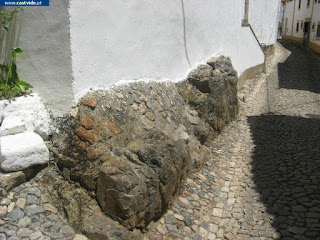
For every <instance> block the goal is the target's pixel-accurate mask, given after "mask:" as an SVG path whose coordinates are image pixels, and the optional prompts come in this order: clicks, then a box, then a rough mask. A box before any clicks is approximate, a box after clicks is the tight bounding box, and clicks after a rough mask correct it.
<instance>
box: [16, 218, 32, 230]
mask: <svg viewBox="0 0 320 240" xmlns="http://www.w3.org/2000/svg"><path fill="white" fill-rule="evenodd" d="M30 224H31V218H29V217H23V218H20V219H19V221H18V227H19V228H25V227H27V226H29V225H30Z"/></svg>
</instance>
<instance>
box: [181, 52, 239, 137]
mask: <svg viewBox="0 0 320 240" xmlns="http://www.w3.org/2000/svg"><path fill="white" fill-rule="evenodd" d="M208 64H209V65H200V66H198V67H197V68H196V69H195V70H193V71H192V72H191V73H190V74H189V75H188V77H187V81H188V82H189V83H190V84H191V85H192V86H190V85H189V84H186V83H185V82H183V83H180V84H179V91H180V93H181V95H182V97H183V98H184V99H185V100H186V101H187V102H188V104H189V105H190V106H192V107H193V108H195V110H197V112H198V113H199V117H200V118H201V119H203V120H204V121H205V122H207V123H208V124H209V125H210V126H211V127H212V128H213V129H214V130H215V131H217V132H221V130H222V129H223V128H224V127H225V125H226V124H228V123H229V122H230V121H232V120H233V119H235V117H236V116H237V114H238V112H239V103H238V99H237V82H238V78H237V72H236V71H235V70H234V69H233V67H232V64H231V61H230V59H229V58H226V57H223V56H221V57H219V58H213V59H210V60H209V61H208Z"/></svg>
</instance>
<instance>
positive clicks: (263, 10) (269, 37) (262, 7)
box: [249, 0, 280, 45]
mask: <svg viewBox="0 0 320 240" xmlns="http://www.w3.org/2000/svg"><path fill="white" fill-rule="evenodd" d="M279 10H280V0H268V1H266V0H250V1H249V23H250V25H251V27H252V29H253V30H254V32H255V34H256V36H257V38H258V39H259V41H260V43H265V44H266V45H272V44H275V43H276V41H277V35H278V25H279V18H280V15H279Z"/></svg>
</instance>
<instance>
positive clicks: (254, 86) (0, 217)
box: [0, 44, 320, 240]
mask: <svg viewBox="0 0 320 240" xmlns="http://www.w3.org/2000/svg"><path fill="white" fill-rule="evenodd" d="M288 56H289V52H288V51H287V50H286V49H285V48H283V47H282V46H281V45H279V44H277V45H276V53H275V55H274V57H271V58H270V59H267V66H266V69H267V76H266V75H265V74H260V75H258V76H256V77H254V78H253V79H250V80H248V81H247V82H246V84H245V86H244V88H243V89H242V90H241V91H240V92H239V98H240V99H241V111H240V115H239V116H238V118H237V120H236V121H234V122H232V123H231V124H229V125H228V126H227V127H226V128H225V129H224V130H223V132H222V133H221V134H220V135H219V136H218V137H217V138H216V139H215V140H214V142H213V143H212V147H211V149H212V158H211V160H210V161H209V162H207V163H206V166H205V167H204V168H203V169H202V170H201V171H200V172H198V173H195V174H192V175H191V176H190V177H189V178H188V179H187V183H186V188H185V191H184V192H183V194H182V195H181V196H180V197H179V198H178V199H177V200H176V201H175V203H174V204H173V206H172V208H171V210H169V211H168V212H167V213H166V214H165V215H164V216H163V217H162V218H161V219H160V220H159V221H158V222H157V223H154V224H151V225H150V229H149V231H148V232H147V233H146V234H145V235H144V239H145V240H147V239H151V240H158V239H159V240H160V239H192V240H201V239H208V240H211V239H229V240H231V239H257V240H258V239H262V240H263V239H280V238H281V239H320V229H319V226H320V215H319V214H320V209H319V206H320V194H319V185H320V184H319V176H320V173H319V172H318V173H315V174H313V175H312V174H311V173H312V170H315V171H318V170H319V168H312V166H311V165H310V164H308V163H306V165H305V168H303V167H302V168H299V169H302V170H305V172H303V171H302V172H298V173H297V172H295V171H294V170H295V169H294V165H292V166H289V168H288V169H289V170H288V169H287V168H284V169H285V170H283V171H280V173H282V174H287V175H288V176H289V177H293V178H294V179H295V180H297V181H298V180H299V179H300V178H302V180H303V181H298V182H299V184H300V185H299V184H298V185H297V186H296V187H293V186H291V185H287V188H288V190H286V189H283V188H281V187H283V186H285V185H281V187H279V188H275V191H274V192H271V193H270V195H269V192H268V191H270V187H273V186H274V185H273V184H270V186H269V185H268V183H269V182H271V183H274V181H273V179H269V178H268V175H267V178H263V176H264V175H263V174H262V173H264V172H263V171H262V172H259V169H260V170H261V169H264V168H266V169H267V171H271V172H272V171H276V170H275V169H274V168H272V167H278V168H279V170H281V169H282V167H283V166H282V165H281V161H276V163H277V164H279V165H272V162H270V166H272V167H271V168H268V165H266V164H262V166H263V168H259V167H257V166H259V164H260V162H259V159H260V158H259V154H257V149H258V150H259V146H260V147H261V146H263V144H261V141H263V139H264V138H263V136H266V135H267V134H268V131H266V132H263V131H265V130H266V127H269V128H270V125H269V126H266V125H261V126H260V125H259V122H260V120H263V121H264V123H265V124H274V125H275V124H277V123H278V122H277V121H278V120H277V119H276V118H277V117H278V116H274V115H271V116H269V115H261V114H262V113H266V112H268V111H269V110H270V111H272V112H273V113H276V114H284V115H289V116H303V117H306V114H315V115H317V114H320V108H319V101H320V96H319V94H315V93H311V92H308V91H298V90H294V89H293V90H289V89H279V88H278V85H277V84H278V82H277V81H278V78H277V76H278V72H277V64H278V62H281V61H285V59H286V57H288ZM266 79H268V84H266ZM267 93H269V97H268V95H267ZM270 103H272V104H270ZM259 117H261V118H262V119H255V118H259ZM248 119H249V120H248ZM299 119H300V118H299ZM305 119H308V118H305ZM311 120H312V121H313V120H314V119H311ZM281 121H283V122H284V124H285V123H286V120H285V119H284V118H282V119H281ZM299 121H300V120H299ZM298 124H299V122H298ZM317 124H318V123H317V122H315V123H313V124H311V125H312V127H313V130H317V129H314V127H315V128H317V126H318V125H317ZM293 127H297V126H296V125H293ZM261 129H262V130H263V131H262V133H261ZM280 130H281V126H280V129H279V131H280ZM318 132H319V129H318ZM260 133H261V134H262V135H261V136H260V137H259V134H260ZM273 134H275V135H277V131H273ZM311 135H312V134H311ZM270 136H272V134H271V135H270ZM277 136H278V135H277ZM318 136H319V135H318ZM318 136H317V135H313V137H314V138H313V140H314V141H316V140H317V141H318V143H319V139H317V137H318ZM287 137H288V136H287ZM289 138H290V136H289ZM280 140H281V139H278V142H277V143H278V144H280V145H281V143H282V141H280ZM284 140H287V138H284ZM269 141H271V140H270V138H269ZM311 142H312V141H311ZM258 143H259V144H260V145H259V146H255V144H258ZM269 143H270V144H269V145H267V146H269V147H270V146H271V143H272V141H271V142H269ZM294 144H295V143H294V142H291V145H293V146H295V145H294ZM291 149H292V148H291ZM298 149H299V148H298ZM278 150H279V149H278ZM264 151H267V152H268V153H269V154H271V155H272V156H273V157H274V158H275V159H277V157H278V154H279V152H273V149H270V148H269V149H268V148H266V149H264ZM264 151H260V152H258V153H263V152H264ZM280 151H281V148H280ZM294 153H295V154H296V155H295V156H294V157H295V158H296V159H297V160H299V157H301V156H299V151H298V150H297V151H294ZM304 153H305V152H304ZM305 154H306V153H305ZM312 154H313V155H314V156H319V146H316V145H314V147H313V152H312ZM285 156H286V155H285V154H281V157H280V158H279V159H280V160H282V161H286V158H285ZM308 156H310V153H308V154H306V156H304V158H302V159H304V160H307V157H308ZM289 158H290V156H288V157H287V159H289ZM262 159H264V158H262ZM265 159H267V158H265ZM313 159H314V160H313V162H312V163H313V164H314V163H319V161H318V160H319V158H318V159H317V158H316V157H315V158H313ZM293 163H294V164H296V162H293ZM301 164H302V165H303V164H304V163H303V162H302V163H301ZM318 165H319V164H318ZM284 167H286V166H284ZM280 168H281V169H280ZM288 171H289V172H288ZM291 172H292V174H291ZM257 173H261V174H260V175H257ZM290 174H291V175H290ZM294 174H296V176H295V175H294ZM304 175H306V176H309V177H307V178H303V176H304ZM261 176H262V177H261ZM269 176H275V177H276V182H278V183H281V182H282V181H284V182H285V181H286V180H287V179H286V176H283V178H281V177H282V176H281V175H280V176H279V175H272V174H271V175H269ZM261 182H262V183H264V185H263V184H261ZM290 184H295V182H294V181H291V182H290ZM41 190H43V189H41V187H40V186H39V185H38V183H37V181H36V179H33V180H31V181H30V182H27V183H24V184H22V185H20V186H19V187H17V188H15V189H13V190H12V191H10V192H9V193H8V195H7V196H6V197H5V198H2V199H1V202H0V240H2V239H5V240H7V239H8V240H15V239H24V240H27V239H32V240H33V239H43V240H44V239H48V240H50V239H75V240H85V239H87V238H86V237H84V236H83V235H80V234H76V232H75V230H74V229H72V228H71V227H70V226H69V225H68V223H67V221H66V218H65V216H64V213H63V212H60V211H59V210H58V209H56V208H55V207H54V204H53V203H52V202H51V200H50V199H49V198H47V197H46V195H45V194H43V193H42V192H43V191H41ZM277 194H278V195H277ZM312 194H314V195H312ZM269 196H270V197H271V198H270V197H269ZM292 196H293V197H295V199H291V197H292ZM277 197H278V199H277ZM284 198H285V199H284ZM268 200H270V201H268ZM283 200H285V201H283ZM290 201H291V202H290ZM300 203H301V204H300ZM272 207H273V208H272ZM279 212H280V213H279ZM281 216H283V217H282V218H281ZM92 240H94V239H92Z"/></svg>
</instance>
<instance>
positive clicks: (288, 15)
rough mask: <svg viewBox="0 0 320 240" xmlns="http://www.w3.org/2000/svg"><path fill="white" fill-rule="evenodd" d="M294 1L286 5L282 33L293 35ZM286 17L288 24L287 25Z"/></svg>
mask: <svg viewBox="0 0 320 240" xmlns="http://www.w3.org/2000/svg"><path fill="white" fill-rule="evenodd" d="M293 9H294V1H292V2H288V3H286V4H285V6H284V23H283V26H284V27H283V28H282V35H283V36H284V35H287V36H291V35H292V18H293ZM286 19H288V21H287V25H286Z"/></svg>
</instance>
